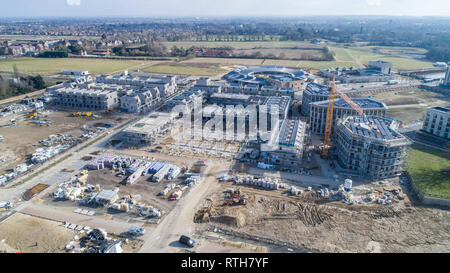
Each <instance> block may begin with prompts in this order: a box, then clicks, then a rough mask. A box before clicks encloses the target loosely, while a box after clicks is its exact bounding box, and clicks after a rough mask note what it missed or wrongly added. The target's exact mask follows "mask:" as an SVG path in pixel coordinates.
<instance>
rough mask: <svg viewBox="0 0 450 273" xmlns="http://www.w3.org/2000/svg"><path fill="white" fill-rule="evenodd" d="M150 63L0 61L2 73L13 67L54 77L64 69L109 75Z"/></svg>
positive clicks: (77, 60) (38, 59) (55, 60)
mask: <svg viewBox="0 0 450 273" xmlns="http://www.w3.org/2000/svg"><path fill="white" fill-rule="evenodd" d="M151 63H152V62H150V61H148V62H146V61H134V60H129V61H124V60H105V59H81V58H76V59H75V58H11V59H6V60H0V71H13V65H14V64H15V65H16V66H17V69H18V70H19V72H24V73H35V74H43V75H53V74H57V73H60V72H61V70H63V69H74V70H89V72H91V73H92V74H109V73H112V72H116V71H117V72H118V71H121V70H126V69H131V68H137V67H139V66H140V65H142V64H151Z"/></svg>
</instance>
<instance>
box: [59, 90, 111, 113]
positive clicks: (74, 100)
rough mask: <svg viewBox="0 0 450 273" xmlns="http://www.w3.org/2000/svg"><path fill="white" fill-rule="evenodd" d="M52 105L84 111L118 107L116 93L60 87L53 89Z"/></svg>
mask: <svg viewBox="0 0 450 273" xmlns="http://www.w3.org/2000/svg"><path fill="white" fill-rule="evenodd" d="M51 92H52V94H53V98H52V104H53V105H55V106H57V107H62V108H71V109H86V110H92V111H96V110H109V109H114V108H117V107H118V106H119V97H118V94H117V91H110V90H103V89H84V88H78V87H75V88H71V87H61V88H58V89H53V90H52V91H51Z"/></svg>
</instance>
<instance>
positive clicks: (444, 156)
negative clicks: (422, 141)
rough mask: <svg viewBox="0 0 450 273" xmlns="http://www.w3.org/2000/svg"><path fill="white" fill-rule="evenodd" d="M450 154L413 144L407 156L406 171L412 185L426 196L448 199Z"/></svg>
mask: <svg viewBox="0 0 450 273" xmlns="http://www.w3.org/2000/svg"><path fill="white" fill-rule="evenodd" d="M449 167H450V153H448V152H444V151H440V150H436V149H431V148H428V147H425V146H422V145H418V144H414V145H413V146H412V147H411V149H410V151H409V154H408V166H407V170H408V172H409V174H410V175H411V178H412V179H413V182H414V184H415V185H416V186H417V187H418V188H419V189H420V191H421V192H422V193H423V194H424V195H427V196H432V197H439V198H450V172H448V171H447V172H444V171H443V169H444V168H447V169H448V168H449Z"/></svg>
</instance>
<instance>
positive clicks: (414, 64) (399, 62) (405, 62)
mask: <svg viewBox="0 0 450 273" xmlns="http://www.w3.org/2000/svg"><path fill="white" fill-rule="evenodd" d="M332 49H333V50H335V52H336V59H338V60H339V59H340V56H342V52H341V50H336V48H332ZM346 51H347V52H348V53H349V54H350V56H351V57H353V58H354V59H356V60H354V61H355V62H357V61H359V62H360V63H362V64H365V65H367V64H368V62H369V61H370V60H383V61H387V62H391V63H392V65H393V68H394V69H416V68H424V67H433V64H432V63H431V62H425V61H419V60H415V59H411V58H402V57H398V56H394V55H391V56H389V55H380V54H376V53H372V52H367V51H362V50H359V48H358V50H355V49H346Z"/></svg>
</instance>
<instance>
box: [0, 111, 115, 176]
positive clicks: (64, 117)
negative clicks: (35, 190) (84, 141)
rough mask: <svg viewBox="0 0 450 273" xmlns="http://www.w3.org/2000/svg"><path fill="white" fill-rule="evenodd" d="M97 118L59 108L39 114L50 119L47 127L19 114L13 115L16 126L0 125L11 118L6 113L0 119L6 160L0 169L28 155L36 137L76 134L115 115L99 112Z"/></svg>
mask: <svg viewBox="0 0 450 273" xmlns="http://www.w3.org/2000/svg"><path fill="white" fill-rule="evenodd" d="M99 115H101V116H100V117H98V118H96V117H72V116H71V112H62V111H44V112H43V113H42V114H41V120H42V119H50V120H51V121H52V124H51V126H46V125H45V126H40V125H39V124H33V123H30V121H29V120H24V116H23V115H19V114H17V115H14V116H15V119H16V121H17V125H16V126H2V125H6V124H8V123H9V121H10V120H11V119H13V117H10V116H7V117H5V118H3V119H2V120H1V121H0V135H2V136H3V137H4V141H2V142H0V155H1V157H4V158H5V159H6V162H5V163H3V164H2V162H0V164H1V165H0V172H2V171H5V170H8V169H12V168H14V167H15V166H17V165H19V164H21V163H24V162H25V161H26V159H27V156H28V155H30V154H32V153H33V152H34V151H35V150H36V148H37V147H34V146H33V144H37V143H38V142H39V141H40V140H43V139H46V138H47V137H48V136H50V135H56V134H72V135H74V136H80V135H81V134H82V131H81V128H82V127H83V125H86V126H87V127H92V126H98V125H101V124H104V123H114V122H115V121H116V119H117V116H116V115H114V114H110V115H105V114H99Z"/></svg>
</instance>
